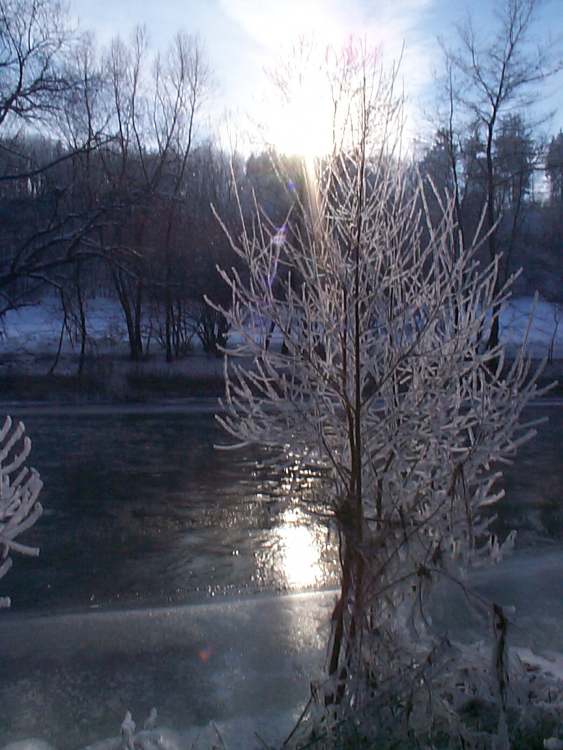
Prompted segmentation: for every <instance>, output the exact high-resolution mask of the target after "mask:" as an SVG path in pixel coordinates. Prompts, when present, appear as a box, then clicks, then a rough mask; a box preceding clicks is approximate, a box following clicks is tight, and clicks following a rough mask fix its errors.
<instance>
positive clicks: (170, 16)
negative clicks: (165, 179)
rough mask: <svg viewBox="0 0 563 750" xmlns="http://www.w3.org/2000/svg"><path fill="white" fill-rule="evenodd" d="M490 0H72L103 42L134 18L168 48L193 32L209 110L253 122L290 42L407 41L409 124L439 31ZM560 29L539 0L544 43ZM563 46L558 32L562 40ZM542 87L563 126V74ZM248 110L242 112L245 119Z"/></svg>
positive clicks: (394, 46)
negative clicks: (209, 77) (210, 83)
mask: <svg viewBox="0 0 563 750" xmlns="http://www.w3.org/2000/svg"><path fill="white" fill-rule="evenodd" d="M494 5H495V1H494V0H471V1H470V2H469V1H468V2H465V0H156V1H155V0H153V1H152V2H139V0H96V2H92V0H70V8H71V13H72V15H73V16H75V17H78V18H79V20H80V26H81V28H82V29H90V30H93V31H94V32H95V33H96V38H97V40H98V42H99V43H100V44H105V43H107V42H108V41H109V40H110V39H111V38H112V37H113V36H115V35H116V34H118V33H119V34H120V35H122V36H123V37H127V36H128V35H129V34H130V33H131V31H132V29H133V28H134V26H135V25H137V24H139V23H141V24H144V25H146V28H147V29H148V33H149V40H150V42H151V46H152V47H154V48H161V49H164V48H165V47H166V46H167V44H168V43H169V41H170V40H171V39H172V37H173V36H174V34H175V32H176V31H178V30H179V29H185V30H186V31H188V32H189V33H192V34H197V35H198V36H199V38H200V39H201V41H202V43H203V46H204V48H205V50H206V53H207V58H208V61H209V66H210V68H211V70H212V72H213V76H214V81H215V85H214V93H213V99H214V104H213V112H214V115H213V116H214V117H215V118H217V117H218V113H219V112H222V111H223V110H229V111H230V112H231V113H232V116H233V118H234V120H235V121H236V122H237V123H238V124H239V125H240V124H241V123H244V122H248V124H249V126H251V125H252V123H253V122H254V121H255V119H256V118H257V116H258V114H257V113H259V112H260V110H261V108H262V107H263V106H264V105H263V99H262V97H263V92H264V90H265V88H266V86H267V78H266V73H265V70H267V69H269V68H271V67H272V66H273V65H275V61H276V60H277V59H280V57H281V58H282V59H283V58H284V56H287V50H288V47H289V46H290V44H291V41H292V40H294V39H296V38H297V37H299V36H300V35H306V36H311V35H313V36H314V37H316V39H317V40H318V41H319V42H320V43H321V44H325V43H328V44H333V45H336V46H338V45H339V44H343V43H345V41H346V40H347V39H348V38H349V36H350V35H356V36H359V37H361V38H366V39H367V40H368V42H369V43H373V44H375V45H380V46H381V48H382V50H383V54H384V56H385V58H386V59H389V60H391V59H393V58H396V57H397V56H398V55H399V53H400V51H401V48H402V46H403V44H404V48H405V51H404V55H403V62H402V68H401V70H402V76H403V81H404V85H405V89H406V91H407V94H408V96H409V99H410V102H411V104H410V106H409V110H408V111H409V116H410V120H411V128H413V122H414V121H415V120H416V129H417V130H418V129H420V127H421V126H424V123H423V120H424V118H423V117H422V115H421V109H420V106H421V104H420V103H421V102H422V101H424V98H425V96H426V98H427V99H428V95H429V88H430V86H431V84H432V80H433V74H434V72H435V71H436V70H439V68H440V51H439V47H438V44H437V41H436V37H437V36H438V35H441V36H442V37H444V38H445V40H446V41H447V42H451V41H453V40H454V38H455V31H454V24H455V23H456V22H462V21H463V19H464V18H465V17H466V14H467V8H468V7H470V8H471V13H472V15H473V17H474V18H475V19H476V21H477V23H476V24H475V26H476V28H477V30H478V31H481V30H484V29H486V28H487V26H490V24H491V22H492V7H493V6H494ZM562 30H563V0H544V2H543V3H542V5H541V8H540V12H539V13H538V21H537V23H536V24H535V26H534V36H535V38H536V39H537V41H538V42H540V43H542V44H543V43H545V41H546V40H547V39H548V38H549V37H550V36H551V35H552V34H558V33H560V32H561V31H562ZM561 47H562V49H563V39H561ZM548 88H549V89H550V90H551V92H552V96H550V97H549V98H548V96H547V95H548V91H547V90H543V91H542V99H543V100H544V102H547V103H546V104H545V105H544V110H545V111H546V110H547V109H555V110H556V112H555V116H554V118H553V120H552V121H551V122H549V123H547V124H546V125H545V126H544V129H545V130H546V131H548V132H550V133H552V132H555V131H558V130H559V128H561V127H563V94H561V93H560V92H561V89H562V88H563V79H562V77H561V76H560V77H559V79H558V81H557V83H555V82H552V84H551V85H550V86H549V87H548ZM245 118H247V119H245Z"/></svg>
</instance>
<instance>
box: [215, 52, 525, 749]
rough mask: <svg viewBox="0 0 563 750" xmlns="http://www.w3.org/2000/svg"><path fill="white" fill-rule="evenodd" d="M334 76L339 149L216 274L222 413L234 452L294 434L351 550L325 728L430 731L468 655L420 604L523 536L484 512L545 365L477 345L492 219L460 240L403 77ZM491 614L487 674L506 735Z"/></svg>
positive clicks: (494, 309)
mask: <svg viewBox="0 0 563 750" xmlns="http://www.w3.org/2000/svg"><path fill="white" fill-rule="evenodd" d="M335 82H336V78H334V79H333V84H334V85H333V86H332V90H333V91H335V92H337V95H336V96H335V101H334V104H335V112H338V117H339V118H340V119H339V127H340V128H341V129H342V128H346V129H347V132H346V135H345V136H340V137H339V138H340V139H339V143H341V144H344V146H343V148H335V150H334V153H333V155H332V157H331V158H327V159H324V160H319V161H318V162H317V163H316V164H315V166H314V167H312V166H311V165H310V164H309V166H308V169H307V170H306V173H305V176H304V180H303V189H302V191H301V192H299V191H296V195H295V201H294V206H293V209H292V211H291V213H290V215H289V216H288V218H287V221H286V223H285V224H284V226H283V227H281V228H280V227H277V226H274V225H272V223H271V222H270V221H269V220H268V217H267V216H265V215H264V212H263V211H262V210H261V209H260V207H259V206H256V212H255V217H254V221H253V223H252V224H251V225H249V224H248V222H247V223H246V225H245V224H244V222H242V212H241V222H242V224H243V230H242V233H241V235H240V236H239V237H232V236H231V242H232V245H233V248H234V250H235V251H236V253H237V254H238V256H239V258H240V259H241V261H242V264H241V266H242V267H243V268H244V269H245V270H244V271H237V270H235V269H233V270H231V271H230V272H229V271H226V270H223V271H222V276H223V278H224V280H225V281H226V283H227V284H228V285H229V287H230V290H231V304H230V306H228V307H225V308H218V309H220V311H221V312H222V314H223V315H225V317H226V318H227V320H228V322H229V325H230V327H231V330H232V331H235V332H236V334H237V340H239V341H240V343H239V345H238V346H235V347H233V348H232V349H229V350H228V351H226V373H227V388H226V396H225V400H224V407H225V412H224V415H222V416H220V417H218V419H219V422H220V423H221V424H222V425H223V427H224V428H225V430H226V431H227V432H228V433H229V434H230V435H231V436H232V437H233V438H234V441H233V442H234V445H240V444H246V443H258V444H262V445H276V446H291V449H292V451H296V450H298V451H301V452H302V453H303V454H306V455H309V456H312V457H314V458H315V460H316V461H319V462H321V464H322V466H323V468H324V477H325V479H324V481H323V482H322V486H320V487H319V489H318V495H317V497H316V499H315V501H316V503H318V501H319V498H320V499H321V500H322V503H323V505H324V511H325V512H326V515H327V516H328V517H329V518H330V519H331V522H332V524H333V527H334V528H335V529H336V533H337V534H338V537H339V542H340V555H341V593H340V597H339V599H338V601H337V603H336V606H335V608H334V612H333V615H332V638H331V643H330V647H329V655H328V664H327V679H326V680H325V681H324V682H323V683H321V684H319V685H318V686H317V688H316V691H315V698H316V706H317V708H318V709H319V710H320V712H321V714H322V716H323V717H324V718H323V721H324V726H325V727H326V728H327V731H328V732H329V734H330V731H333V730H334V728H335V727H337V726H339V725H340V724H341V723H342V722H345V721H346V720H347V718H349V717H350V716H352V717H354V720H356V719H358V717H361V716H364V715H369V716H370V717H371V718H370V723H371V728H372V735H371V736H372V737H374V736H376V737H379V738H381V739H383V738H385V737H387V736H393V737H394V738H399V737H400V736H403V737H404V738H405V739H408V738H409V737H410V738H412V736H413V733H414V734H415V735H416V736H419V737H421V736H426V737H430V736H431V735H433V733H435V732H438V731H441V730H443V729H444V728H445V727H446V726H447V727H449V729H451V724H452V720H453V719H452V717H455V722H456V725H457V726H458V727H461V726H462V725H463V722H462V720H461V718H460V714H459V711H458V708H459V704H458V700H457V697H456V698H454V693H456V690H452V689H451V687H452V680H454V679H456V675H458V672H459V669H460V660H459V659H457V658H453V656H452V654H453V650H452V648H451V647H450V644H449V642H448V639H447V637H446V636H445V634H444V633H438V632H436V631H435V629H434V628H433V626H432V622H431V619H430V617H429V615H428V612H427V602H428V599H429V596H430V593H431V591H432V589H433V588H434V586H435V584H436V583H437V582H439V581H440V580H441V579H448V580H449V581H456V582H459V584H460V585H464V584H463V573H464V570H465V569H466V568H467V567H468V566H470V565H478V564H482V563H484V562H486V561H491V560H494V561H496V560H498V559H499V558H500V557H501V556H502V554H503V552H504V551H506V549H507V548H508V547H509V546H511V544H512V542H513V536H511V537H510V538H509V539H508V540H506V543H504V544H501V543H499V541H498V540H496V539H495V538H494V537H493V535H492V534H491V533H490V530H489V529H490V525H491V522H492V520H493V516H492V513H491V512H490V506H492V505H494V504H495V503H496V502H497V501H498V500H500V499H501V497H502V495H503V491H502V489H501V488H500V487H499V480H500V479H501V477H502V472H501V470H500V467H502V464H503V463H507V462H509V461H510V460H511V459H512V458H513V457H514V455H515V453H516V451H517V449H518V447H519V446H520V445H522V444H523V443H525V442H526V441H527V440H529V439H530V438H531V437H532V436H533V434H534V427H535V423H534V422H526V421H525V420H523V419H522V410H523V408H524V407H525V406H526V404H527V403H528V402H529V400H530V399H531V398H532V397H533V396H535V395H536V394H537V393H538V388H537V385H536V380H537V375H538V373H537V372H536V373H533V372H532V371H531V368H530V362H529V361H528V359H527V358H526V356H525V353H524V350H523V349H522V351H520V352H519V354H518V355H517V356H516V357H515V359H514V360H513V361H511V362H507V361H505V357H504V353H503V349H502V346H501V345H496V346H494V347H493V348H487V347H485V346H484V345H483V343H482V342H483V341H485V340H486V338H487V334H486V332H487V331H488V330H489V328H490V326H491V324H492V321H493V320H494V317H495V316H497V315H498V314H499V311H500V309H501V307H502V304H503V303H504V302H505V301H506V300H507V299H508V297H509V295H510V283H511V280H510V281H509V282H508V283H507V284H506V285H505V286H502V287H500V289H499V284H498V282H497V277H498V258H495V259H494V261H493V262H492V263H490V264H488V265H481V264H480V263H479V261H478V258H477V254H478V250H479V247H480V244H481V243H482V242H483V241H484V240H486V236H487V233H486V232H484V231H482V226H483V221H482V222H481V225H480V227H479V229H478V231H477V234H476V236H475V238H474V239H473V241H472V242H471V243H470V244H467V243H466V244H464V242H463V240H462V238H460V233H459V230H458V227H457V225H456V222H455V201H454V199H453V198H452V197H449V196H447V195H439V194H438V193H437V191H435V190H433V187H432V185H431V184H424V183H423V182H422V181H420V180H417V179H413V177H412V173H410V172H409V171H408V170H407V169H406V168H404V166H402V165H401V161H400V159H399V158H398V157H397V153H396V145H395V143H393V142H392V139H391V137H390V134H391V133H393V132H395V131H396V130H397V129H398V128H399V117H400V107H399V106H398V103H397V101H396V98H395V94H394V75H391V76H389V77H387V76H385V75H384V74H383V73H382V72H381V70H380V68H379V67H378V65H377V64H376V63H374V61H373V59H371V58H370V57H369V56H368V55H366V54H360V53H359V52H358V51H357V50H353V51H352V52H349V53H348V54H347V56H346V58H345V61H344V64H343V66H342V68H341V75H340V78H338V85H335ZM343 111H344V113H345V116H344V117H343V116H342V112H343ZM335 121H336V118H335ZM429 191H432V192H433V197H434V199H436V200H437V201H438V202H439V205H440V208H441V215H440V218H439V220H438V221H436V220H434V221H432V220H431V218H430V213H429V211H428V207H427V197H428V194H429ZM274 331H276V332H278V333H279V334H281V340H282V342H283V343H282V345H281V346H279V344H278V343H274V337H273V336H272V334H273V332H274ZM249 363H251V364H250V365H249ZM498 610H499V611H498V613H497V614H498V618H500V620H499V621H500V622H501V623H502V628H501V627H500V625H499V627H498V628H497V629H495V632H496V633H497V636H498V637H497V639H496V642H495V644H494V647H493V648H494V649H495V651H494V653H495V654H496V655H497V656H496V658H497V666H498V668H495V669H492V670H489V673H488V678H490V690H491V691H492V693H491V694H494V697H495V701H496V704H497V706H498V712H499V713H498V716H499V717H500V718H499V737H500V738H501V739H502V735H503V733H504V730H503V726H505V714H506V711H507V706H508V700H509V699H508V697H507V695H508V693H507V681H506V674H507V671H506V670H507V666H506V663H505V662H506V659H507V657H506V649H505V646H506V644H505V640H504V639H505V635H506V627H505V626H506V621H505V618H504V614H503V613H502V610H501V609H500V608H498ZM490 614H491V617H494V612H493V610H492V609H491V610H490ZM503 628H504V629H503ZM501 636H502V637H501ZM488 678H487V679H488ZM483 679H484V678H483ZM472 690H473V688H471V689H468V691H467V694H466V697H467V698H469V697H470V696H473V695H474V694H478V693H479V690H478V688H475V690H476V691H477V693H473V692H472ZM457 692H459V691H457ZM460 732H461V730H459V732H458V736H462V734H461V733H460ZM463 732H464V735H463V736H466V735H467V737H466V740H467V741H469V739H470V738H469V734H470V732H469V730H467V731H466V730H465V729H464V730H463ZM476 741H477V739H476ZM499 741H500V740H499ZM469 746H471V745H469V744H466V745H464V747H469ZM475 746H477V745H475ZM499 747H500V745H499Z"/></svg>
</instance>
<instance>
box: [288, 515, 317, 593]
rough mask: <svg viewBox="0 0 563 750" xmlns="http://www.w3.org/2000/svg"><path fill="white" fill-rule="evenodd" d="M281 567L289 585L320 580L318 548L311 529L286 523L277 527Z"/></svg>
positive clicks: (305, 583) (301, 584)
mask: <svg viewBox="0 0 563 750" xmlns="http://www.w3.org/2000/svg"><path fill="white" fill-rule="evenodd" d="M277 534H278V536H279V540H280V547H281V555H282V559H281V569H282V571H283V573H284V574H285V577H286V579H287V583H288V585H289V586H303V587H307V586H313V585H314V584H315V583H317V582H319V581H322V578H323V575H322V569H321V565H320V548H319V544H318V540H317V539H316V538H315V535H314V533H313V531H312V530H311V529H309V528H308V527H306V526H296V525H292V524H287V525H286V526H281V527H280V528H279V529H277Z"/></svg>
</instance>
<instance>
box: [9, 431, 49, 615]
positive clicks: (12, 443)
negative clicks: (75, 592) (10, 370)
mask: <svg viewBox="0 0 563 750" xmlns="http://www.w3.org/2000/svg"><path fill="white" fill-rule="evenodd" d="M30 451H31V440H30V439H29V437H27V436H26V435H25V427H24V425H23V423H22V422H18V423H17V424H16V425H14V424H13V422H12V419H11V417H6V419H5V421H4V425H3V427H2V429H1V430H0V579H2V578H3V577H4V576H5V575H6V573H7V572H8V571H9V570H10V568H11V567H12V558H11V557H10V554H11V553H12V552H19V553H21V554H24V555H38V554H39V550H38V549H37V547H30V546H29V545H26V544H22V543H21V542H19V541H17V537H19V536H20V534H22V533H23V532H24V531H26V530H27V529H29V528H30V527H31V526H33V524H34V523H35V522H36V521H37V519H38V518H39V516H40V515H41V513H42V512H43V508H42V507H41V503H39V502H38V500H37V498H38V496H39V493H40V492H41V488H42V487H43V483H42V481H41V479H40V478H39V474H38V473H37V471H36V470H35V469H29V468H28V467H27V466H26V465H25V461H26V459H27V458H28V456H29V453H30ZM9 606H10V599H9V597H0V607H9Z"/></svg>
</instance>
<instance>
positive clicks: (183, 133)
mask: <svg viewBox="0 0 563 750" xmlns="http://www.w3.org/2000/svg"><path fill="white" fill-rule="evenodd" d="M0 4H1V6H2V17H1V18H0V217H1V218H0V321H1V317H2V315H4V314H5V313H6V311H8V310H10V309H13V308H15V307H18V306H21V305H25V304H30V303H33V302H37V301H39V300H41V298H42V297H43V296H44V295H46V294H49V295H56V296H58V297H59V298H60V302H61V309H62V310H63V311H64V314H65V315H67V314H68V315H69V316H70V315H72V316H73V317H74V319H75V320H77V321H78V325H79V326H80V325H82V326H83V329H84V330H85V329H86V324H87V321H86V315H87V305H86V301H87V300H88V298H90V297H92V296H95V295H97V296H99V295H105V296H111V297H113V298H115V299H116V300H118V302H119V304H120V306H121V309H122V312H123V319H124V321H125V324H126V327H127V334H128V341H129V350H130V355H131V357H132V358H133V359H140V358H142V357H143V356H144V347H145V333H144V327H145V326H146V321H147V320H149V319H150V320H152V321H153V324H154V325H155V326H157V327H158V338H159V340H160V342H161V344H162V346H163V349H164V350H165V352H166V358H167V359H168V360H172V359H175V358H177V357H181V356H183V355H184V354H185V353H186V352H187V351H188V350H189V342H190V341H191V339H192V337H193V336H194V335H197V336H199V337H200V339H201V341H202V342H203V345H204V347H205V349H206V350H207V351H209V352H215V351H216V350H217V346H218V344H220V343H221V342H222V341H223V340H224V337H225V335H226V333H227V331H226V330H225V321H223V320H221V319H220V317H219V316H218V315H217V313H215V312H213V310H212V309H211V308H209V307H208V306H207V304H206V302H205V298H206V297H210V298H212V299H214V300H216V301H218V302H221V303H222V304H225V303H228V298H227V299H225V297H226V296H227V295H228V290H227V289H226V287H225V286H224V284H223V282H222V281H221V279H220V277H219V275H218V273H217V271H216V265H217V264H220V265H223V266H225V267H230V266H232V265H236V256H235V254H234V253H233V251H232V249H231V247H230V243H229V240H228V239H227V235H226V232H225V228H226V229H228V230H229V231H230V232H231V234H232V235H233V236H238V234H239V232H240V226H241V221H243V222H245V223H247V224H248V223H251V222H252V217H253V215H255V212H256V211H257V210H258V206H259V207H260V210H261V211H262V212H263V213H264V214H265V216H267V217H268V220H269V222H270V224H271V227H272V237H273V241H275V240H276V238H280V241H283V233H284V232H285V228H286V223H287V222H288V218H289V220H291V219H296V220H298V216H297V214H298V211H299V210H300V208H299V207H300V206H302V205H303V203H304V202H303V201H301V200H300V199H299V196H302V194H303V191H304V190H305V178H304V172H303V169H302V166H301V162H300V159H299V158H298V157H297V156H292V155H286V154H279V153H276V151H275V149H274V148H272V147H270V148H267V147H264V150H263V151H261V152H259V153H253V154H251V155H248V156H242V155H241V154H237V153H236V152H235V153H226V152H224V151H223V150H221V148H220V147H219V146H218V144H217V142H216V141H215V140H214V138H212V137H210V136H209V135H208V134H207V133H208V130H207V129H206V127H205V118H204V114H203V113H204V103H205V99H206V97H207V96H208V85H209V84H208V81H209V75H210V73H209V68H208V64H207V62H206V60H205V54H204V51H203V49H202V47H201V46H200V44H199V42H197V40H196V39H195V38H194V37H191V36H189V35H187V34H183V33H179V34H178V35H177V36H176V37H175V39H174V40H173V42H172V44H171V46H170V48H169V50H168V51H167V53H166V54H164V55H161V56H154V55H151V54H150V52H149V49H148V46H147V42H146V38H145V35H144V33H143V32H142V30H139V31H137V32H136V33H135V35H134V36H133V38H132V39H131V40H130V41H129V42H124V41H122V40H120V39H116V40H115V41H114V42H112V44H111V45H110V46H109V48H108V49H106V50H104V51H102V52H100V53H98V52H97V51H96V48H95V45H94V42H93V40H92V37H91V36H89V35H87V34H85V35H77V34H76V33H75V32H73V31H72V30H70V27H69V24H68V20H67V18H66V16H65V13H64V11H63V9H62V7H61V6H60V5H59V4H58V3H56V2H54V1H53V0H0ZM517 5H518V3H517ZM521 5H523V4H521ZM528 5H530V7H531V10H532V11H533V10H534V7H533V6H534V5H535V4H534V3H531V4H530V3H528ZM532 20H533V19H532V15H531V13H530V14H529V15H528V16H525V15H524V16H522V17H517V18H515V19H513V22H514V24H515V28H516V30H519V35H516V36H514V39H515V42H514V45H513V46H512V47H511V46H510V44H509V45H508V46H507V44H506V39H503V38H502V30H500V31H499V35H497V36H496V37H494V38H493V39H492V41H491V42H490V44H489V48H483V47H477V44H476V42H475V39H474V38H473V37H471V35H469V34H465V35H463V34H461V36H460V40H459V47H457V48H454V51H450V50H444V81H443V85H444V96H443V97H441V98H440V106H438V103H437V105H436V113H437V114H436V124H435V128H434V135H433V138H432V139H430V142H427V143H425V144H424V145H421V141H418V142H417V143H418V145H417V148H416V149H415V153H414V155H413V153H412V152H410V151H409V152H408V153H409V155H408V157H405V158H404V159H403V160H402V162H401V164H400V168H401V169H407V170H410V171H411V172H412V178H413V181H414V180H415V179H416V175H417V174H420V175H421V176H422V177H424V178H428V179H429V184H430V183H431V185H432V190H431V191H429V195H430V196H431V198H430V200H431V201H432V200H434V201H439V199H440V195H443V194H444V191H445V190H447V191H449V193H450V194H452V195H455V197H456V214H457V216H456V219H457V222H458V225H459V228H460V237H461V239H462V241H463V238H464V237H465V236H467V237H469V236H471V237H472V236H473V233H474V232H475V229H476V227H477V226H478V224H479V220H480V217H481V216H482V214H483V212H484V211H485V212H486V214H487V222H486V223H485V227H486V229H489V232H490V235H489V238H488V240H487V242H486V243H484V247H483V253H484V257H488V256H489V255H490V256H494V255H495V254H496V255H498V256H499V257H500V258H501V260H500V269H501V272H500V274H501V278H502V279H506V278H508V276H509V275H510V274H512V273H514V272H515V271H517V269H519V268H520V267H522V268H523V272H522V274H521V275H520V276H519V278H518V280H517V282H516V284H515V293H516V294H519V295H531V294H533V293H534V291H535V290H538V291H539V293H540V294H541V295H542V297H543V298H545V299H546V300H548V301H551V302H561V301H563V132H561V131H560V132H559V133H553V134H551V135H550V136H549V137H545V136H544V137H541V136H540V132H543V131H545V130H546V129H547V128H548V126H549V122H547V124H546V123H541V124H540V123H537V122H532V121H530V120H529V119H528V116H529V112H530V111H531V110H530V101H531V100H530V96H531V95H530V93H529V92H530V91H532V90H533V89H534V87H535V88H536V89H537V86H538V85H539V82H540V81H541V80H542V79H543V78H544V77H545V76H548V75H549V74H550V73H551V72H555V70H556V66H555V67H552V68H550V67H549V60H547V64H546V61H545V60H541V61H540V60H536V58H530V57H529V51H528V49H527V48H526V46H525V40H526V34H527V31H528V28H529V25H530V23H531V22H532ZM513 30H514V29H513ZM495 44H497V45H498V48H495V47H494V45H495ZM495 49H496V52H498V54H491V50H493V51H494V50H495ZM479 54H482V55H483V56H484V59H486V60H487V61H488V62H487V64H486V65H483V64H481V65H480V64H479ZM460 92H463V96H462V95H461V94H460ZM444 103H445V104H444ZM320 163H321V164H322V158H320ZM398 168H399V164H398ZM436 205H437V204H436ZM438 213H439V212H438V211H437V212H436V215H438ZM218 217H220V220H221V222H222V223H223V225H224V226H221V223H220V221H219V220H218Z"/></svg>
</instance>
